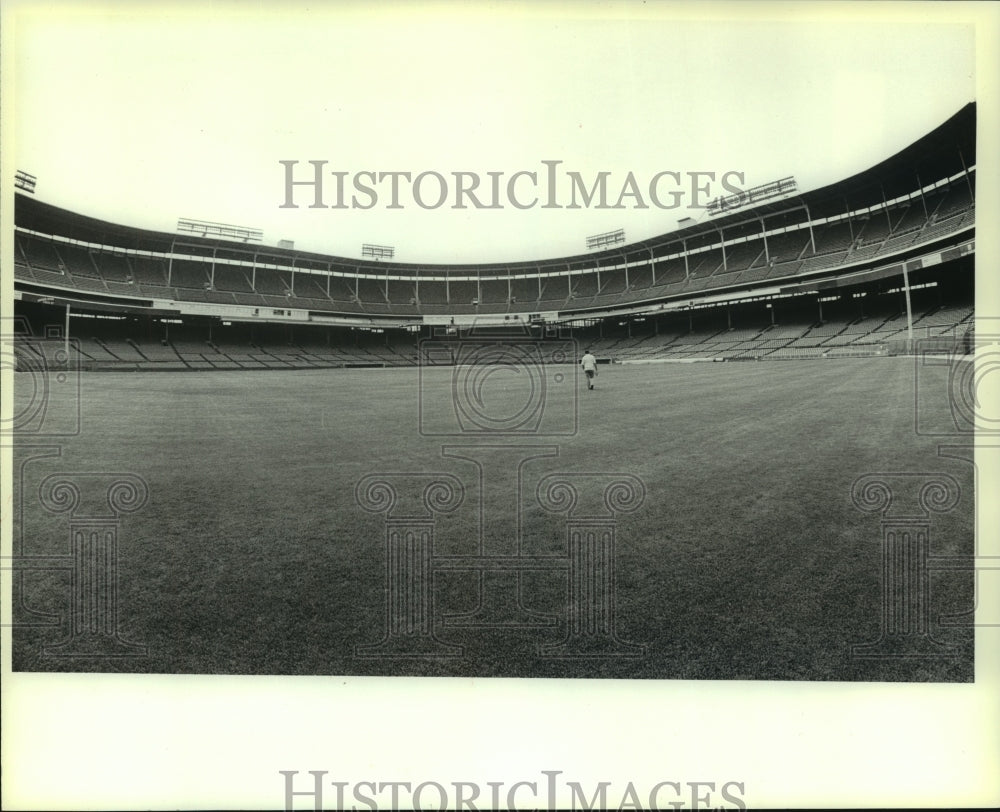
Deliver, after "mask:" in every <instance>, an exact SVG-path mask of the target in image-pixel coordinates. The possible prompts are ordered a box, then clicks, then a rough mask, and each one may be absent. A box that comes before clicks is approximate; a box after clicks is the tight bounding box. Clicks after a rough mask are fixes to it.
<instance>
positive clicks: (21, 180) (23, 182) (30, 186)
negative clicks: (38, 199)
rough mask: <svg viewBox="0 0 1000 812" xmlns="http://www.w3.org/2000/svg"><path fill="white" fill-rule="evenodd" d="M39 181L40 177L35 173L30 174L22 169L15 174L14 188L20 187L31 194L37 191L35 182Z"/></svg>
mask: <svg viewBox="0 0 1000 812" xmlns="http://www.w3.org/2000/svg"><path fill="white" fill-rule="evenodd" d="M36 183H38V178H36V177H35V176H34V175H29V174H28V173H27V172H22V171H21V170H20V169H18V170H17V172H16V173H15V174H14V188H15V189H20V190H22V191H24V192H28V193H29V194H34V193H35V184H36Z"/></svg>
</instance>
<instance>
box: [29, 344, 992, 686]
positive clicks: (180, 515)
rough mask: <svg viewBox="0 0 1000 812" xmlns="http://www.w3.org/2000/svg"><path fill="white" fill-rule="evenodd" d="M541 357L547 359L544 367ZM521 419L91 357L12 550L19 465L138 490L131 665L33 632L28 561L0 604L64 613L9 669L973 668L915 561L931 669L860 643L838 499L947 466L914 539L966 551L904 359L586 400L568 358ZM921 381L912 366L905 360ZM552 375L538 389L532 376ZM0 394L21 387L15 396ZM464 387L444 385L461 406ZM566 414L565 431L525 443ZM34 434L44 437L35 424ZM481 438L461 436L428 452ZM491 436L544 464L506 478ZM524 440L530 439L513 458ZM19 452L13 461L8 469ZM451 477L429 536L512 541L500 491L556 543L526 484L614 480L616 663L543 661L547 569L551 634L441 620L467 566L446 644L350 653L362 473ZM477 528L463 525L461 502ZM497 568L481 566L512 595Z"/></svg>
mask: <svg viewBox="0 0 1000 812" xmlns="http://www.w3.org/2000/svg"><path fill="white" fill-rule="evenodd" d="M549 371H550V372H554V371H552V370H549ZM560 371H564V372H565V374H566V375H567V377H566V378H565V380H563V382H562V388H561V389H559V390H558V392H557V391H556V390H555V389H552V390H551V391H550V392H549V393H548V394H547V397H548V398H549V402H547V403H546V404H545V408H546V409H550V411H547V412H546V414H545V421H547V422H543V425H542V426H541V431H542V433H540V434H537V435H528V436H522V437H506V436H498V435H495V434H486V436H482V435H481V434H480V435H476V434H475V433H469V434H466V435H465V436H452V437H442V436H428V435H427V434H425V433H422V432H421V421H420V417H421V412H420V411H419V409H418V403H419V401H420V400H421V398H423V406H424V412H423V421H424V422H423V428H424V429H428V428H429V429H436V430H443V429H447V428H448V427H449V426H451V427H453V426H455V417H454V414H453V413H452V412H451V411H449V409H450V403H451V402H452V391H453V390H452V382H453V370H452V369H447V368H438V369H430V370H425V371H424V372H423V380H421V379H420V373H419V371H418V370H417V369H415V368H413V369H386V370H316V371H260V372H256V371H252V372H222V371H217V372H190V373H132V374H117V373H92V374H85V375H84V376H83V378H82V381H81V391H82V430H81V432H80V434H79V435H78V436H75V437H72V438H69V439H68V440H65V441H64V442H61V453H60V456H59V457H55V458H53V457H49V458H45V457H35V458H32V455H33V454H37V453H39V452H38V450H37V449H35V450H33V449H32V447H31V446H30V445H29V441H30V442H34V440H32V439H31V438H27V437H25V438H21V439H20V443H19V446H18V448H17V452H16V455H15V474H16V476H15V479H18V480H19V478H20V477H21V476H22V475H23V481H24V487H23V491H24V493H23V494H22V493H21V491H22V488H21V487H20V484H19V482H18V487H17V488H16V490H15V498H16V500H17V501H16V504H17V503H18V502H19V501H20V500H21V499H22V496H23V501H24V509H23V512H22V513H21V514H19V515H18V518H19V522H18V528H17V529H18V531H20V530H23V534H24V552H25V553H26V554H50V555H51V554H58V553H65V552H67V551H68V549H69V542H68V540H67V533H68V519H67V517H66V516H65V515H52V514H49V513H47V512H46V511H44V510H43V509H42V508H41V507H40V505H39V504H38V500H37V497H36V494H37V487H38V482H39V481H40V480H41V479H42V478H43V477H44V476H45V475H47V474H49V473H51V472H55V471H64V472H72V471H88V472H94V471H98V472H130V473H134V474H137V475H139V476H141V477H142V478H143V479H144V480H145V481H146V482H147V483H148V487H149V493H150V496H149V501H148V504H147V505H146V506H145V507H144V508H143V509H142V510H140V511H139V512H137V513H135V514H132V515H128V516H125V517H123V518H122V521H121V527H120V537H119V574H118V577H119V615H120V617H119V629H120V633H121V636H122V637H123V638H124V639H127V640H129V641H133V642H136V643H141V644H143V645H145V646H147V647H148V655H147V656H144V657H134V658H123V659H107V658H103V659H102V658H75V659H66V658H59V657H52V656H47V655H45V654H44V653H43V651H42V649H43V646H44V645H46V644H50V643H54V642H57V641H59V640H61V639H62V638H63V637H64V636H65V634H66V628H67V627H66V623H65V614H66V608H67V605H68V594H69V576H68V574H66V573H59V572H42V571H39V572H29V573H26V574H25V575H24V581H23V584H22V585H20V586H19V589H18V592H19V597H20V599H21V601H22V603H23V605H22V603H18V604H17V608H16V609H15V620H20V621H21V622H24V621H27V620H32V619H33V617H32V616H31V615H29V614H28V613H27V611H28V609H31V610H34V611H37V612H50V613H55V614H56V615H61V616H62V621H60V622H56V624H55V625H52V626H24V627H17V628H16V629H15V635H14V668H15V669H17V670H29V671H34V670H39V671H46V670H52V671H66V670H89V671H121V672H129V671H135V672H154V673H203V674H209V673H226V674H337V675H348V674H389V675H428V676H431V675H467V676H503V677H614V678H635V677H641V678H674V679H794V680H900V681H915V680H934V681H968V680H971V679H972V678H973V637H972V632H971V629H970V628H969V627H968V626H962V625H948V624H947V623H944V624H942V623H941V622H939V621H940V618H941V617H942V616H948V615H956V614H958V613H961V612H963V611H969V610H970V609H971V608H972V602H973V584H972V578H971V576H970V575H969V574H967V573H955V572H950V573H944V572H941V573H932V574H931V582H930V583H931V593H930V601H929V603H930V615H931V621H932V630H933V634H934V636H935V638H936V639H938V640H940V641H942V642H944V643H946V644H949V645H950V646H952V649H951V652H952V653H951V654H949V655H948V656H944V657H936V658H884V659H858V658H854V657H852V656H851V646H852V645H853V644H858V643H866V642H871V641H874V640H876V639H877V638H878V637H879V633H880V625H881V605H882V603H881V602H882V597H881V527H880V519H881V517H880V516H879V515H878V514H873V513H864V512H862V511H860V510H859V509H858V508H857V507H855V506H854V504H853V503H852V500H851V488H852V484H853V483H854V482H855V480H857V479H858V477H860V476H862V475H865V474H868V473H876V472H910V473H926V474H936V473H944V474H949V475H951V476H953V477H954V478H955V479H956V480H957V481H958V482H959V483H960V485H961V500H960V502H959V505H958V507H957V508H955V509H953V510H951V511H949V512H947V513H944V514H935V515H934V516H933V517H932V519H931V522H932V535H931V552H932V554H939V555H959V554H971V553H972V550H973V525H974V505H973V477H972V473H973V472H972V467H971V465H970V464H968V463H965V462H962V461H959V460H955V459H951V458H946V457H943V456H940V455H939V454H938V445H939V444H940V443H942V442H949V443H955V442H959V441H961V440H962V438H961V437H940V436H927V435H924V434H918V433H917V431H916V430H915V416H914V415H915V411H914V409H915V406H914V404H915V401H916V400H917V399H916V398H915V387H916V386H917V374H916V370H915V362H914V361H913V360H912V359H905V358H880V359H843V360H822V361H820V360H817V361H801V362H771V363H726V364H712V363H699V364H662V365H641V366H640V365H635V366H615V367H601V370H600V377H599V378H598V380H597V389H596V390H595V391H593V392H589V391H587V390H586V388H585V387H584V385H583V382H582V379H579V378H577V377H576V373H575V370H574V368H572V367H563V368H560ZM925 373H926V374H925ZM527 378H528V376H526V375H523V374H522V375H518V374H515V373H514V372H513V371H511V370H500V371H498V373H497V374H495V375H490V376H487V377H486V380H485V383H484V388H483V390H482V393H481V394H482V395H483V397H484V402H483V404H482V410H483V412H484V413H489V414H493V415H500V416H503V417H506V416H509V415H511V414H516V413H517V412H518V410H519V409H520V408H521V407H522V406H523V405H524V404H525V403H526V402H527V399H528V398H529V395H528V390H527V389H526V388H525V387H526V386H527V385H528V380H527ZM553 380H554V379H553ZM947 381H948V379H947V369H945V368H934V369H928V370H923V371H921V373H920V380H919V385H920V387H921V389H920V392H919V394H920V398H919V401H920V404H921V410H922V411H921V418H922V419H925V418H926V419H927V420H929V421H931V422H935V421H936V425H939V426H940V425H947V424H948V420H949V414H950V413H949V409H948V388H947ZM21 390H24V391H27V387H19V391H18V393H17V395H16V397H23V396H24V395H23V394H22V391H21ZM462 397H465V396H464V395H463V396H462ZM553 430H555V431H565V430H570V431H574V432H575V433H572V434H569V435H552V434H545V433H544V432H547V431H553ZM39 442H41V441H39ZM445 445H447V446H481V445H489V446H491V448H490V449H489V450H484V449H479V450H477V451H475V452H468V451H466V452H461V451H460V454H461V453H468V454H472V455H476V456H477V458H479V459H481V460H482V461H483V464H484V469H485V471H486V473H485V474H484V476H483V479H484V481H485V483H486V484H485V487H484V489H480V476H479V473H478V470H477V468H476V466H475V465H474V464H473V463H472V462H469V461H468V460H463V459H458V458H455V457H454V456H445V455H444V454H443V453H442V446H445ZM511 445H521V446H530V445H540V446H546V447H548V450H549V453H551V454H552V456H548V457H540V458H538V459H535V460H532V461H531V462H527V463H525V464H524V466H523V467H522V468H521V475H522V483H521V486H522V487H521V497H520V500H519V499H518V497H517V493H518V476H517V471H518V467H517V464H516V463H517V460H516V458H517V455H518V454H519V453H520V452H517V451H512V450H511V449H510V446H511ZM530 452H531V449H528V450H527V451H525V454H526V455H530ZM21 463H23V468H22V467H20V465H21ZM383 472H450V473H452V474H454V475H455V476H457V477H458V478H459V480H460V481H461V482H462V483H463V484H464V485H465V487H466V494H465V502H464V503H463V504H462V505H461V506H460V507H459V508H458V510H456V511H455V512H454V513H453V514H449V515H447V516H442V517H440V518H439V520H438V523H437V527H436V538H435V552H436V553H438V554H449V555H469V554H473V553H475V552H476V551H477V550H478V549H479V546H478V545H479V544H480V543H482V544H484V545H485V547H486V549H487V550H493V551H503V552H508V553H509V552H511V551H512V550H513V549H514V533H515V532H516V530H515V528H516V525H517V521H516V518H517V513H518V510H517V503H518V501H520V502H521V507H522V518H521V523H522V527H523V542H522V550H523V552H526V553H533V554H544V555H552V556H560V555H564V554H565V553H566V550H567V542H566V538H565V534H566V531H565V520H564V518H563V517H561V516H558V515H553V514H550V513H547V512H545V511H543V510H541V509H540V507H539V505H538V504H537V501H536V500H535V496H534V494H535V486H536V484H537V482H538V480H539V479H540V478H541V477H542V476H544V475H545V474H548V473H552V472H592V473H602V474H616V473H619V474H620V473H625V474H631V475H633V476H636V477H638V478H640V479H641V481H642V482H643V484H644V486H645V488H646V497H645V502H644V504H643V505H642V506H641V507H640V508H639V509H638V510H637V511H635V512H634V513H631V514H626V515H622V516H619V518H618V525H617V555H616V561H615V576H616V610H617V617H616V628H617V635H618V637H619V639H621V640H623V641H627V642H630V643H635V644H641V645H644V646H645V654H644V656H641V657H636V658H615V657H611V658H602V657H583V658H578V659H553V658H546V657H542V656H539V653H538V648H539V645H541V644H546V643H556V642H559V641H560V640H561V639H562V638H563V637H564V636H565V633H566V596H567V576H566V573H565V572H561V571H552V572H538V573H527V574H525V575H523V577H522V579H521V600H522V603H523V606H524V607H525V608H526V609H529V610H533V611H536V612H539V613H549V614H551V615H552V616H554V617H555V623H556V625H554V626H550V627H537V628H517V627H508V626H502V625H493V626H492V627H487V628H462V627H455V626H448V625H445V624H444V623H443V622H442V619H443V617H444V616H445V615H453V614H460V613H462V612H469V611H471V610H473V609H474V608H475V607H476V605H477V601H478V596H479V592H478V579H477V577H476V576H475V575H474V574H471V573H451V572H449V573H438V574H437V576H435V581H434V589H433V593H434V598H435V603H434V609H433V615H434V618H435V629H436V634H437V636H438V637H439V638H440V639H441V640H443V641H446V642H448V643H452V644H455V645H458V646H462V647H463V653H462V656H460V657H452V658H428V657H422V658H365V657H358V656H356V647H357V646H363V645H365V644H370V643H375V642H377V641H379V640H380V639H381V638H382V637H383V635H384V631H385V627H386V604H385V567H386V550H385V524H384V517H383V516H381V515H375V514H371V513H367V512H365V511H363V510H362V509H361V508H360V507H359V505H358V504H357V501H356V498H355V486H356V484H357V483H358V481H359V480H361V479H362V478H363V477H365V476H366V475H368V474H372V473H383ZM480 500H482V512H483V517H484V519H485V523H484V529H483V537H482V539H480V535H479V534H480V531H479V527H480V525H479V521H480V518H479V502H480ZM513 582H514V580H513V579H512V578H511V577H507V579H506V580H503V579H498V580H497V581H491V582H490V583H491V585H494V586H495V585H499V587H507V586H510V584H512V583H513Z"/></svg>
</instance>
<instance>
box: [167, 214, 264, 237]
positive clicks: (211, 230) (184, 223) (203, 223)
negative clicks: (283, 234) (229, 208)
mask: <svg viewBox="0 0 1000 812" xmlns="http://www.w3.org/2000/svg"><path fill="white" fill-rule="evenodd" d="M177 230H178V231H186V232H189V233H191V234H199V235H201V236H202V237H209V236H211V237H230V238H232V239H235V240H242V241H243V242H250V241H251V240H253V241H254V242H260V241H261V240H263V239H264V232H263V231H261V230H260V229H259V228H247V227H246V226H234V225H230V224H228V223H213V222H210V221H208V220H192V219H190V218H188V217H181V218H180V219H179V220H178V221H177Z"/></svg>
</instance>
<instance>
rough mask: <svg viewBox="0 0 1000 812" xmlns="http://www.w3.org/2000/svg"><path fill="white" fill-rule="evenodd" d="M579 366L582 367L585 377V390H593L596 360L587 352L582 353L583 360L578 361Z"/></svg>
mask: <svg viewBox="0 0 1000 812" xmlns="http://www.w3.org/2000/svg"><path fill="white" fill-rule="evenodd" d="M580 366H582V367H583V372H584V374H585V375H586V376H587V388H588V389H593V388H594V377H595V376H596V375H597V359H596V358H594V356H593V355H591V354H590V353H589V352H588V353H584V356H583V358H581V359H580Z"/></svg>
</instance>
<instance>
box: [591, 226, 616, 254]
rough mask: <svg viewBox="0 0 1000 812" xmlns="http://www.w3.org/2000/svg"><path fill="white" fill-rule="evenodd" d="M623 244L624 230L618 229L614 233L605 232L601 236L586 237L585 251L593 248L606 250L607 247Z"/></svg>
mask: <svg viewBox="0 0 1000 812" xmlns="http://www.w3.org/2000/svg"><path fill="white" fill-rule="evenodd" d="M623 242H625V229H623V228H618V229H615V230H614V231H606V232H604V233H603V234H592V235H591V236H589V237H587V250H588V251H592V250H593V249H595V248H607V247H608V246H609V245H618V244H619V243H623Z"/></svg>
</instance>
